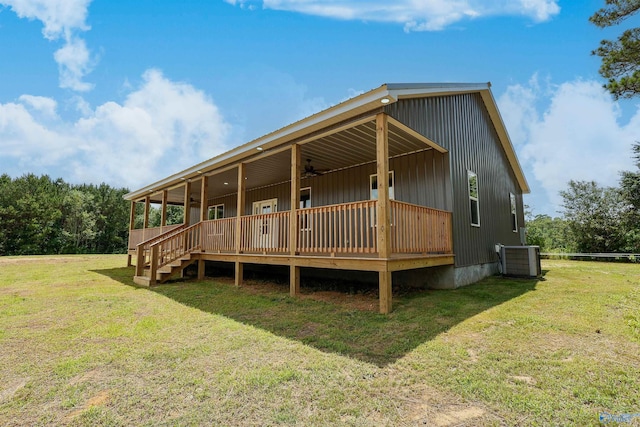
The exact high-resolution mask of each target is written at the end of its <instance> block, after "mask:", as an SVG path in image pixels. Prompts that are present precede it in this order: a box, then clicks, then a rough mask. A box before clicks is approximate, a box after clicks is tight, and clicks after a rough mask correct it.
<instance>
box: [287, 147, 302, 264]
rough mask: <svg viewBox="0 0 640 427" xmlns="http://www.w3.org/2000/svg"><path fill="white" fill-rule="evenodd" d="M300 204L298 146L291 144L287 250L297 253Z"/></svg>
mask: <svg viewBox="0 0 640 427" xmlns="http://www.w3.org/2000/svg"><path fill="white" fill-rule="evenodd" d="M299 204H300V146H299V145H298V144H293V145H292V146H291V210H290V211H289V252H290V253H291V255H295V254H296V253H297V251H296V250H297V249H298V248H297V246H298V213H297V210H298V207H299Z"/></svg>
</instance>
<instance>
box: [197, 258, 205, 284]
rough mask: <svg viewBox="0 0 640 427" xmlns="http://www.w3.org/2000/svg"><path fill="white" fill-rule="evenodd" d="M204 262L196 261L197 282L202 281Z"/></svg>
mask: <svg viewBox="0 0 640 427" xmlns="http://www.w3.org/2000/svg"><path fill="white" fill-rule="evenodd" d="M204 270H205V260H203V259H200V260H198V280H203V279H204Z"/></svg>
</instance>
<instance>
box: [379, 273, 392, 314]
mask: <svg viewBox="0 0 640 427" xmlns="http://www.w3.org/2000/svg"><path fill="white" fill-rule="evenodd" d="M378 286H379V293H380V313H382V314H388V313H390V312H391V307H392V296H391V272H390V271H381V272H379V273H378Z"/></svg>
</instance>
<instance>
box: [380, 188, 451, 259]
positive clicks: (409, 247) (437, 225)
mask: <svg viewBox="0 0 640 427" xmlns="http://www.w3.org/2000/svg"><path fill="white" fill-rule="evenodd" d="M451 226H452V223H451V212H447V211H441V210H438V209H432V208H427V207H424V206H417V205H412V204H410V203H404V202H398V201H395V200H391V252H392V253H451V252H452V250H453V244H452V232H451Z"/></svg>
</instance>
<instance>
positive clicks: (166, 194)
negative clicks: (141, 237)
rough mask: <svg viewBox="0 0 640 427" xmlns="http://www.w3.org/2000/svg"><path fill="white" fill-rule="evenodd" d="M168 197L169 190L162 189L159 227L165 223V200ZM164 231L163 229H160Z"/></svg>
mask: <svg viewBox="0 0 640 427" xmlns="http://www.w3.org/2000/svg"><path fill="white" fill-rule="evenodd" d="M168 199H169V191H167V190H163V191H162V210H161V211H160V227H164V226H166V225H167V201H168ZM162 231H164V230H162Z"/></svg>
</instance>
